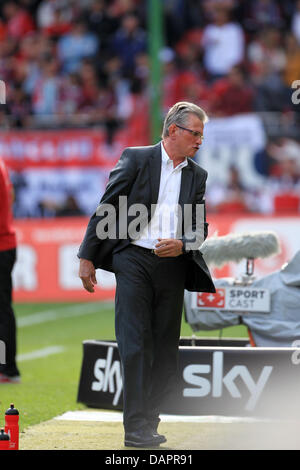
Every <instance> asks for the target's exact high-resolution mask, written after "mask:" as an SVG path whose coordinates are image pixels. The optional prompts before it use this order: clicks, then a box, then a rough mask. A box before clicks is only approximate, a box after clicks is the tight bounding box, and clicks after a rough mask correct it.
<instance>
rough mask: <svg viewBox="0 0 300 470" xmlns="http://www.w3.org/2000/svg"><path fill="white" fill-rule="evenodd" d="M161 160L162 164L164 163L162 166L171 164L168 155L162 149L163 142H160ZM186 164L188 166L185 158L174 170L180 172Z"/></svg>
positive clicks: (163, 148)
mask: <svg viewBox="0 0 300 470" xmlns="http://www.w3.org/2000/svg"><path fill="white" fill-rule="evenodd" d="M161 160H162V163H164V164H170V163H172V164H173V162H172V160H171V158H170V157H169V155H168V154H167V152H166V149H165V147H164V144H163V142H161ZM187 164H188V161H187V158H185V159H184V160H183V162H182V163H180V164H179V165H177V167H176V168H175V170H180V169H181V168H183V167H185V166H187Z"/></svg>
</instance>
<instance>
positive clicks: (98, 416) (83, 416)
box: [54, 410, 266, 423]
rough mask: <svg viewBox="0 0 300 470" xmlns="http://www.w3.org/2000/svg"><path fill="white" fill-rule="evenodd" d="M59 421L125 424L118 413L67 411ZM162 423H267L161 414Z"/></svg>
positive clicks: (227, 418) (228, 417) (248, 419)
mask: <svg viewBox="0 0 300 470" xmlns="http://www.w3.org/2000/svg"><path fill="white" fill-rule="evenodd" d="M54 419H56V420H59V421H94V422H95V421H98V422H115V423H116V422H123V413H122V412H117V411H85V410H80V411H67V412H66V413H64V414H63V415H61V416H57V417H56V418H54ZM160 419H161V421H162V422H165V423H167V422H169V423H177V422H182V423H253V422H261V421H266V420H263V419H256V418H251V417H239V416H192V415H191V416H186V415H167V414H161V415H160Z"/></svg>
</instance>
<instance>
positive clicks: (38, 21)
mask: <svg viewBox="0 0 300 470" xmlns="http://www.w3.org/2000/svg"><path fill="white" fill-rule="evenodd" d="M162 3H163V11H164V47H163V48H162V50H161V55H160V60H161V64H162V71H163V85H162V108H163V112H165V111H166V110H167V109H168V108H169V107H170V106H171V105H172V104H173V103H175V102H176V101H181V100H187V101H192V102H195V103H196V104H199V105H200V106H202V107H203V108H204V109H205V110H206V111H207V113H208V114H209V116H210V117H226V116H233V115H237V114H242V113H249V112H250V113H251V112H258V113H260V114H261V115H262V116H263V118H264V123H265V125H266V128H267V130H268V133H269V135H270V137H271V139H272V138H273V137H275V136H276V137H277V140H276V141H275V142H272V141H271V142H270V145H269V146H267V148H266V149H265V152H263V154H262V155H260V156H259V161H258V168H259V171H260V172H261V173H262V174H266V175H269V176H270V177H274V178H275V179H276V178H277V180H276V181H279V183H278V184H281V181H280V178H279V176H280V177H282V178H283V179H282V180H283V182H284V183H282V185H283V187H285V186H286V185H287V186H289V187H290V186H292V187H297V190H298V192H299V185H300V182H299V180H300V169H299V168H300V152H299V144H298V138H299V125H300V104H297V103H296V104H295V102H293V100H292V94H293V91H294V90H293V88H292V83H293V82H294V81H295V80H299V79H300V1H299V0H298V1H293V0H285V1H284V2H280V1H279V0H244V1H238V0H203V1H199V0H164V1H163V2H162ZM147 5H148V2H146V1H143V0H41V1H40V0H18V1H16V0H3V1H2V2H1V7H0V77H1V79H2V80H3V81H4V82H5V83H6V84H7V104H6V106H5V107H4V109H2V111H1V115H0V125H1V127H2V128H3V127H4V128H8V129H9V128H18V129H32V128H34V129H35V128H54V129H55V128H59V129H61V128H62V127H67V128H74V127H89V128H90V127H95V126H103V127H104V129H106V131H107V136H108V140H109V141H110V142H111V141H113V139H114V133H115V131H116V130H118V129H120V128H122V127H123V128H124V127H126V128H128V129H129V130H132V132H135V133H140V134H143V135H145V137H147V135H148V132H149V124H148V121H147V119H148V117H147V116H148V114H147V113H148V108H149V96H150V92H149V80H148V79H149V54H148V48H147V47H148V36H147ZM278 130H279V132H278ZM286 138H288V139H289V140H288V142H287V141H286ZM286 145H287V147H288V148H289V150H288V152H287V153H288V154H289V155H293V156H292V157H291V158H290V157H289V158H287V159H282V158H280V156H279V154H280V152H278V149H282V148H283V147H284V146H286ZM291 146H293V150H291ZM297 146H298V147H297ZM284 148H286V147H284ZM287 182H288V183H287ZM229 186H230V191H231V192H232V191H233V186H234V187H235V188H236V189H237V188H238V190H237V193H238V192H240V191H242V188H241V187H240V186H239V184H238V182H237V179H236V176H235V174H234V169H233V172H232V182H230V183H229ZM214 208H215V206H214Z"/></svg>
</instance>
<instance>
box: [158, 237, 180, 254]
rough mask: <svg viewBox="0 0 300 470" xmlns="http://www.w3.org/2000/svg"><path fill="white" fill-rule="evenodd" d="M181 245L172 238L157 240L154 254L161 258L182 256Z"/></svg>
mask: <svg viewBox="0 0 300 470" xmlns="http://www.w3.org/2000/svg"><path fill="white" fill-rule="evenodd" d="M182 248H183V243H182V241H181V240H176V239H174V238H163V239H162V238H159V239H158V243H157V244H156V245H155V254H156V255H157V256H159V257H161V258H166V257H175V256H179V255H182Z"/></svg>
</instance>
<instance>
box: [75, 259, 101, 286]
mask: <svg viewBox="0 0 300 470" xmlns="http://www.w3.org/2000/svg"><path fill="white" fill-rule="evenodd" d="M79 277H80V279H81V282H82V285H83V287H84V288H85V290H87V291H88V292H95V289H94V285H95V284H97V279H96V270H95V268H94V265H93V263H92V262H91V261H89V260H88V259H83V258H81V259H80V264H79Z"/></svg>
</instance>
